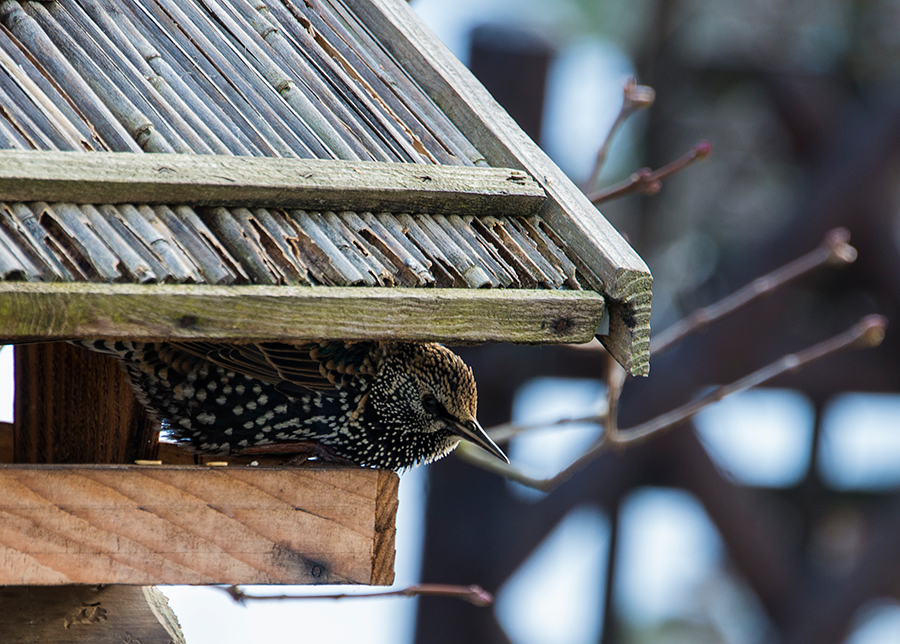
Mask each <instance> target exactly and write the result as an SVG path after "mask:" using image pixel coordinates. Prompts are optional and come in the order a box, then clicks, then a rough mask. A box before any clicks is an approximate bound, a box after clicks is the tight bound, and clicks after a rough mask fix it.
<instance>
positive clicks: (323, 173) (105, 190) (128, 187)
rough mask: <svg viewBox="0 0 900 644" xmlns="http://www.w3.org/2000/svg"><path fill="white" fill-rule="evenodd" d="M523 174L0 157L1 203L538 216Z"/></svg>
mask: <svg viewBox="0 0 900 644" xmlns="http://www.w3.org/2000/svg"><path fill="white" fill-rule="evenodd" d="M545 198H546V195H545V194H544V190H543V188H541V186H540V185H539V184H538V183H537V182H536V181H535V180H534V179H532V178H531V176H529V175H528V174H527V173H526V172H523V171H522V170H510V169H506V168H481V167H477V168H476V167H464V166H443V165H421V164H416V163H377V162H374V161H333V160H322V159H281V158H270V157H235V156H224V155H204V154H132V153H123V152H58V151H38V150H2V151H0V201H47V202H54V201H62V202H71V203H92V204H97V203H166V204H181V205H190V206H206V205H214V206H246V207H257V206H261V207H277V208H302V209H305V210H353V211H356V212H382V211H388V212H411V213H440V214H452V215H490V214H498V213H502V214H504V215H511V216H523V217H527V216H530V215H536V214H537V213H538V210H540V208H541V205H542V204H543V203H544V200H545Z"/></svg>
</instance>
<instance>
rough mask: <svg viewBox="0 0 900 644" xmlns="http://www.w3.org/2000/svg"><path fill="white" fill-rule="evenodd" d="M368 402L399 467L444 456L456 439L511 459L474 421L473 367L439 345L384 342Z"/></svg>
mask: <svg viewBox="0 0 900 644" xmlns="http://www.w3.org/2000/svg"><path fill="white" fill-rule="evenodd" d="M371 404H372V407H373V409H374V411H375V413H376V415H377V417H378V420H379V424H380V425H381V426H382V427H384V428H385V429H386V430H387V431H388V432H389V433H391V434H393V438H394V440H395V441H396V444H395V446H394V448H395V449H397V450H398V453H399V454H400V455H401V458H404V459H405V462H404V463H403V464H401V465H400V467H401V468H402V467H409V466H411V465H414V464H416V463H429V462H431V461H434V460H437V459H439V458H441V457H443V456H446V455H447V454H448V453H449V452H451V451H452V450H453V449H454V448H455V447H456V446H457V445H458V444H459V441H460V439H465V440H468V441H470V442H472V443H475V444H476V445H478V446H479V447H481V448H482V449H484V450H486V451H488V452H490V453H491V454H493V455H494V456H496V457H497V458H500V459H502V460H504V461H506V462H507V463H508V462H509V459H507V458H506V455H505V454H504V453H503V452H502V451H501V450H500V448H499V447H497V445H496V443H494V441H492V440H491V438H490V437H489V436H488V435H487V433H486V432H485V431H484V429H482V427H481V425H479V424H478V421H477V420H476V411H477V407H478V393H477V391H476V389H475V378H474V376H473V375H472V370H471V369H470V368H469V367H468V365H466V363H464V362H463V361H462V358H460V357H459V356H457V355H456V354H455V353H453V352H452V351H450V350H449V349H446V348H445V347H442V346H440V345H438V344H413V343H410V344H391V345H388V347H387V348H386V351H385V355H384V357H383V358H382V359H381V361H380V362H379V365H378V371H377V374H376V376H375V382H374V386H373V387H372V389H371ZM398 469H399V468H398Z"/></svg>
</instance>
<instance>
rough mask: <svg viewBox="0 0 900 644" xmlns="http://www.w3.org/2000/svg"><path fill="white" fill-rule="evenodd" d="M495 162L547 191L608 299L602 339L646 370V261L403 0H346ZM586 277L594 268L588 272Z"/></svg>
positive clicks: (559, 225)
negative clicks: (607, 322) (516, 170)
mask: <svg viewBox="0 0 900 644" xmlns="http://www.w3.org/2000/svg"><path fill="white" fill-rule="evenodd" d="M342 4H345V5H346V6H348V7H349V8H350V9H351V10H352V11H353V13H355V14H356V16H357V17H358V18H359V20H360V21H361V22H362V24H364V25H365V26H366V29H367V30H368V31H369V32H371V33H372V34H373V35H374V36H375V38H376V39H377V40H378V41H379V42H380V43H382V44H383V45H384V46H385V47H386V48H387V49H388V51H389V52H390V53H391V54H392V55H393V57H394V59H395V60H398V61H402V65H403V68H404V70H405V71H407V73H409V74H410V76H411V77H412V78H413V80H414V81H415V82H417V83H418V84H419V85H420V86H421V87H422V88H423V89H424V90H425V91H426V92H427V93H428V95H429V96H431V97H432V99H434V101H435V103H437V104H438V105H439V106H440V108H441V110H443V111H444V112H445V113H446V114H447V116H449V117H450V120H451V121H453V123H454V124H455V125H456V126H457V127H458V128H459V129H460V131H461V132H462V133H463V134H464V135H465V136H466V137H467V138H468V139H469V140H470V141H471V142H472V143H473V144H474V145H475V147H476V148H478V150H479V151H480V152H481V153H482V154H484V156H485V160H486V161H487V162H488V163H489V164H490V165H492V166H504V167H513V168H522V169H523V170H525V171H526V172H528V174H530V175H531V176H533V177H535V178H536V179H537V180H538V182H539V183H540V184H541V186H542V187H543V188H544V189H545V190H546V192H547V200H546V202H545V203H544V206H543V208H542V209H541V212H540V216H541V217H542V218H544V219H546V220H547V222H548V223H549V224H550V225H551V226H552V227H553V229H554V230H555V231H556V232H557V233H559V235H560V236H562V237H563V239H564V240H565V243H566V244H568V245H569V247H570V248H571V250H572V251H573V252H574V254H575V255H577V256H578V257H579V258H581V260H582V261H583V262H584V263H585V264H586V268H587V269H588V270H589V271H590V273H593V279H591V280H590V283H589V286H590V288H593V289H595V290H596V291H598V292H601V293H603V294H604V295H606V296H607V298H608V300H609V301H608V303H607V304H608V306H609V314H610V325H609V332H608V333H605V334H603V335H602V336H599V338H600V341H601V342H603V344H604V346H606V348H607V349H608V350H609V351H610V353H612V354H613V355H614V356H615V357H616V359H617V360H618V361H619V362H620V363H622V365H623V366H624V367H625V368H626V369H627V370H628V371H629V372H630V373H632V374H633V375H647V374H648V373H649V371H650V297H651V286H652V282H653V280H652V278H651V276H650V271H649V269H648V268H647V266H646V264H644V261H643V260H642V259H641V258H640V256H638V254H637V253H636V252H635V251H634V250H633V249H632V248H631V246H629V245H628V243H627V242H626V241H625V240H624V239H623V238H622V236H621V235H619V233H618V232H617V231H616V230H615V228H613V227H612V225H611V224H610V223H609V222H608V221H606V219H604V217H603V215H601V214H600V212H598V210H597V208H596V207H595V206H594V205H593V204H591V202H590V201H588V199H587V197H585V196H584V194H583V193H582V192H581V190H579V189H578V188H577V187H576V186H575V185H574V184H573V183H572V181H571V180H569V178H568V177H566V175H565V174H564V173H563V172H562V170H560V169H559V168H558V167H557V166H556V164H554V163H553V162H552V161H551V160H550V159H549V158H548V157H547V155H546V154H545V153H544V152H543V151H542V150H541V149H540V148H539V147H538V146H537V145H536V144H535V143H534V142H533V141H532V140H531V139H529V138H528V136H527V135H526V134H525V133H524V132H523V131H522V129H521V128H520V127H519V126H518V125H517V124H516V123H515V121H513V119H512V118H511V117H510V116H509V115H508V114H507V113H506V111H505V110H504V109H503V108H502V107H500V105H498V104H497V102H496V101H495V100H494V99H493V98H492V97H491V95H490V94H489V93H488V92H487V90H485V89H484V87H482V86H481V84H480V83H479V82H478V80H477V79H476V78H475V77H474V76H473V75H472V74H471V72H469V70H468V69H466V67H465V66H464V65H463V64H462V63H461V62H460V61H459V60H458V59H457V58H456V57H455V56H454V55H453V54H452V53H451V52H450V50H448V49H447V47H446V46H444V44H443V43H441V41H440V39H439V38H438V37H436V36H435V35H434V34H433V33H432V32H431V30H429V29H428V27H427V26H426V25H425V23H424V22H422V19H421V18H420V17H419V16H418V15H417V14H416V12H415V11H413V10H412V9H411V8H410V7H409V6H408V4H407V3H406V2H403V1H402V0H345V2H343V3H342ZM585 277H588V278H590V277H591V275H585Z"/></svg>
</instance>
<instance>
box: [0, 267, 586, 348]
mask: <svg viewBox="0 0 900 644" xmlns="http://www.w3.org/2000/svg"><path fill="white" fill-rule="evenodd" d="M603 310H604V300H603V297H602V296H600V295H599V294H597V293H594V292H591V291H552V290H537V291H523V290H508V291H507V290H501V289H489V290H472V289H417V288H353V287H324V286H323V287H314V286H207V285H203V286H200V285H177V284H163V285H157V284H153V285H137V284H95V283H85V282H78V283H55V284H46V283H30V282H2V283H0V338H4V339H6V340H8V341H16V340H18V341H22V340H28V339H37V338H45V339H54V338H55V339H63V338H130V339H134V340H197V339H208V340H228V341H231V342H241V341H244V342H246V341H252V340H280V341H300V340H339V339H344V340H363V339H372V340H404V341H416V342H430V341H434V342H446V343H475V342H520V343H531V344H561V343H570V344H578V343H583V342H587V341H589V340H590V339H591V338H592V337H593V335H594V334H595V333H596V331H597V327H598V325H599V323H600V320H601V318H602V316H603Z"/></svg>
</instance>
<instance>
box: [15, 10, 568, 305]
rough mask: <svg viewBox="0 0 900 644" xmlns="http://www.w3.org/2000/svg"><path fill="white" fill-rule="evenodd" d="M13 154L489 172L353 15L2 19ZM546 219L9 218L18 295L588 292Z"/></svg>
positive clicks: (66, 213) (64, 211)
mask: <svg viewBox="0 0 900 644" xmlns="http://www.w3.org/2000/svg"><path fill="white" fill-rule="evenodd" d="M0 11H2V14H0V15H2V23H3V29H2V31H0V67H2V70H3V74H0V105H2V107H3V109H2V112H0V147H3V148H15V149H44V150H109V151H123V152H180V153H201V154H224V155H245V156H246V155H250V156H286V157H298V158H323V159H353V160H367V161H389V162H407V163H423V164H433V163H440V164H444V165H474V164H479V163H480V164H485V162H484V160H483V158H482V156H481V155H480V154H479V152H478V151H477V150H476V149H475V148H474V147H473V145H472V144H471V143H470V142H469V141H468V140H467V139H466V137H465V136H463V135H462V134H461V133H460V131H459V130H458V129H457V128H456V127H455V126H454V125H453V124H452V123H451V122H450V121H449V119H448V118H447V116H446V115H445V114H444V113H443V112H441V110H440V109H438V108H437V106H436V105H435V104H434V103H433V101H431V99H429V98H428V96H427V95H426V94H425V93H424V91H423V90H422V89H421V88H420V87H419V86H418V85H417V84H415V83H414V82H413V81H412V80H411V79H410V78H409V77H408V76H407V75H406V74H405V73H404V71H403V69H402V68H401V67H400V66H399V65H397V63H395V62H394V61H393V59H392V58H391V57H390V56H389V55H388V54H387V53H386V52H385V51H384V50H383V49H382V48H381V47H379V46H378V43H377V42H375V41H374V40H373V39H372V37H371V36H369V35H368V33H367V31H366V29H365V27H364V26H363V25H362V24H361V23H360V22H359V21H358V20H356V19H354V16H353V15H352V14H351V13H350V12H348V11H347V10H346V9H344V8H342V6H341V5H340V4H339V3H333V4H332V3H330V2H327V1H319V0H317V1H315V2H306V3H305V4H304V3H297V4H292V3H290V2H274V1H272V2H268V3H267V4H262V3H257V4H256V6H255V7H254V6H253V5H251V4H250V3H249V2H244V1H243V0H227V1H225V2H216V1H210V2H187V1H185V0H158V1H155V2H154V1H147V2H124V3H119V2H111V1H104V0H100V1H96V2H91V1H89V0H82V1H80V2H64V3H63V2H54V3H37V2H23V3H19V2H4V3H3V4H2V5H0ZM577 272H578V271H577V268H576V265H575V264H574V262H573V261H572V260H571V259H570V258H569V257H567V255H566V252H565V244H564V243H563V242H562V241H561V240H560V238H559V236H558V235H557V234H556V233H555V232H554V231H553V230H552V229H551V228H550V227H549V226H548V225H547V223H546V222H544V221H542V220H541V219H540V218H538V217H530V218H513V217H484V218H478V219H476V218H474V217H471V216H467V217H460V216H455V215H450V216H443V215H426V214H415V213H412V214H406V213H368V212H360V213H357V212H310V211H304V210H281V209H273V208H255V209H247V208H221V207H219V208H196V209H195V208H191V207H187V206H179V205H153V206H148V205H142V204H124V205H121V204H120V205H110V204H95V205H90V204H82V205H75V204H67V203H52V204H48V203H44V202H31V203H23V202H20V203H4V204H3V205H2V208H0V276H2V277H3V279H7V280H12V279H25V280H63V281H82V280H85V281H130V282H141V283H148V282H177V283H209V284H239V283H259V284H300V285H316V284H322V285H341V286H344V285H368V286H392V285H402V286H431V285H433V286H447V287H470V288H479V287H506V288H534V287H546V288H557V289H559V288H567V289H580V288H581V287H580V285H579V280H578V277H577Z"/></svg>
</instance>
